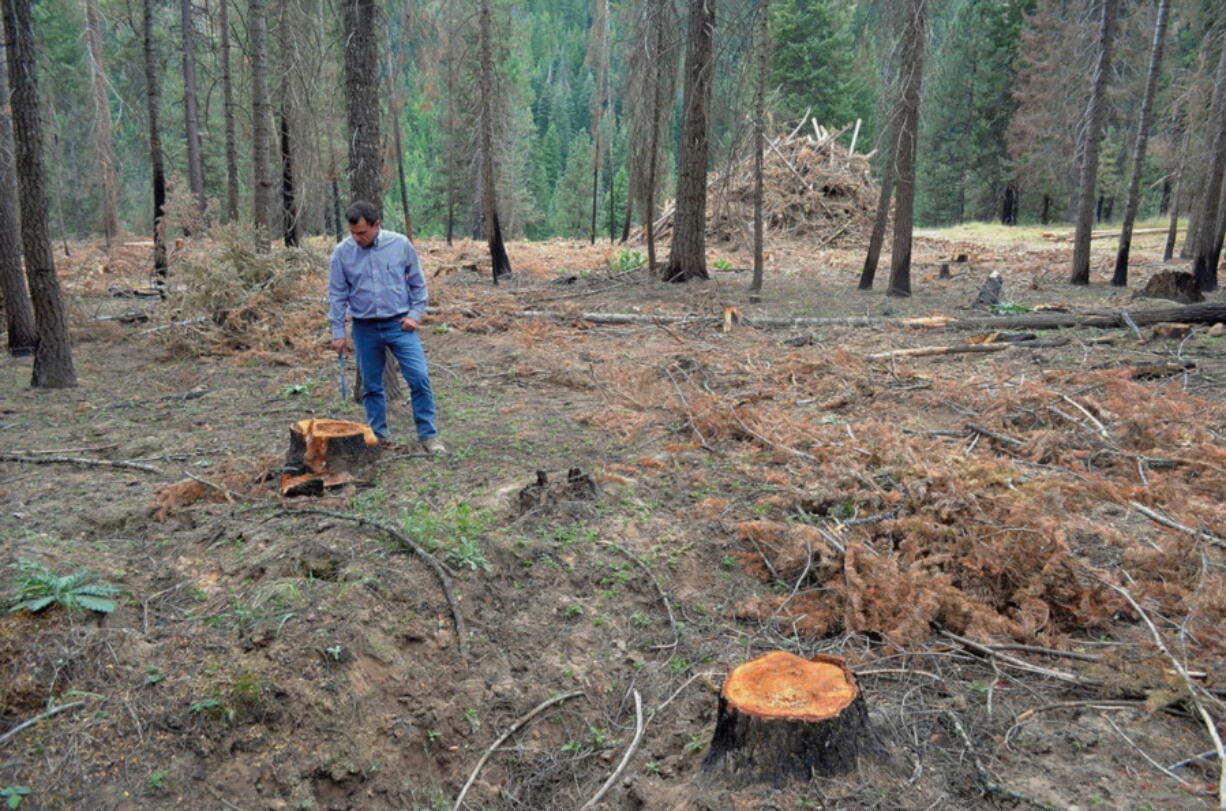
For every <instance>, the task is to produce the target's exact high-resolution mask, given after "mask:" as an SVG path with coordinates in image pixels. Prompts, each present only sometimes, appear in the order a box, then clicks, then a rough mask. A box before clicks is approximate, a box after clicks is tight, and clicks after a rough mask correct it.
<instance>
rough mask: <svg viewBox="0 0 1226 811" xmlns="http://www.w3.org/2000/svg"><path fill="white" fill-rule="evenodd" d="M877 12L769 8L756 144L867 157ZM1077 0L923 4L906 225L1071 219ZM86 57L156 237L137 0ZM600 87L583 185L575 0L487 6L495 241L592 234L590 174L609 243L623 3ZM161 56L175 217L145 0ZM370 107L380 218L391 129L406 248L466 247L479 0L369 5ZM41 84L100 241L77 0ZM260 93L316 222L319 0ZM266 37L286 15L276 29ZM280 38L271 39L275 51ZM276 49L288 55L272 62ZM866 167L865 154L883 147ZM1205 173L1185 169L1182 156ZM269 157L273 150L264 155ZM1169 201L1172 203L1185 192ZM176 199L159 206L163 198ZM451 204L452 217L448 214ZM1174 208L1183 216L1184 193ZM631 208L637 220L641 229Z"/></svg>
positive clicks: (856, 5) (1178, 41)
mask: <svg viewBox="0 0 1226 811" xmlns="http://www.w3.org/2000/svg"><path fill="white" fill-rule="evenodd" d="M220 2H225V0H195V2H194V3H193V5H192V17H193V27H194V30H193V31H192V36H193V38H194V42H195V45H196V59H197V66H196V70H197V90H198V94H199V99H200V109H201V128H202V139H203V148H204V161H205V181H206V187H207V193H208V196H209V197H210V198H211V199H212V200H213V201H215V202H214V203H213V211H212V217H213V218H214V221H225V220H226V219H227V216H226V213H225V212H224V211H222V208H223V206H222V205H221V204H220V202H216V201H221V200H224V199H225V196H226V165H225V149H224V139H223V114H224V105H223V103H222V92H221V79H220V64H221V48H220V44H219V43H220V41H221V37H220V28H219V25H220V15H219V13H218V12H219V3H220ZM900 5H902V4H895V3H890V2H885V1H884V0H771V2H770V5H769V19H770V71H769V75H770V84H769V87H768V108H769V111H770V112H769V118H770V125H769V127H768V133H771V134H774V135H776V136H777V135H780V134H786V133H787V132H788V131H790V129H791V127H792V126H793V125H794V124H795V123H796V122H798V121H799V120H800V119H801V117H802V116H804V115H805V113H806V112H808V113H809V114H810V115H811V116H812V117H813V118H814V119H816V120H817V121H818V122H820V123H821V124H822V125H823V126H825V127H826V128H827V129H830V130H837V129H840V128H843V127H845V126H847V127H848V129H847V130H846V131H845V132H844V134H843V135H842V136H841V141H842V142H843V144H844V145H845V146H846V145H849V144H850V141H851V138H852V133H853V129H854V127H852V126H849V125H853V124H854V123H855V122H856V121H857V120H859V121H860V122H861V126H860V129H859V134H858V140H857V147H856V149H857V151H858V152H866V151H869V150H872V149H874V148H876V147H877V146H878V145H877V139H878V137H879V133H880V132H882V130H883V122H884V121H885V117H886V116H887V115H888V113H889V111H890V110H891V109H892V105H893V92H894V91H893V88H892V82H893V81H894V77H895V75H896V72H897V66H896V64H895V58H896V56H897V52H898V50H899V48H898V32H899V31H900V30H901V24H900V21H899V20H897V19H895V17H896V16H897V14H898V11H897V10H896V6H900ZM1156 5H1157V4H1156V3H1155V2H1139V1H1137V0H1129V1H1128V2H1124V3H1122V8H1121V17H1120V29H1119V31H1120V34H1119V39H1118V46H1117V47H1118V50H1117V54H1118V56H1117V58H1116V60H1115V61H1114V64H1113V66H1112V67H1113V73H1112V76H1111V78H1110V104H1109V114H1108V119H1107V121H1108V123H1107V128H1106V133H1105V139H1104V143H1103V152H1102V162H1101V165H1100V174H1099V217H1100V220H1111V219H1112V218H1118V217H1120V216H1121V215H1122V209H1123V200H1124V196H1125V190H1126V188H1127V182H1128V172H1129V166H1130V160H1129V157H1130V152H1131V145H1132V143H1133V141H1134V139H1135V137H1136V117H1137V115H1138V108H1139V107H1140V99H1141V97H1142V94H1143V88H1144V81H1145V71H1146V65H1147V58H1148V52H1149V47H1150V42H1151V40H1152V36H1153V23H1154V16H1155V11H1156ZM1096 7H1097V4H1096V3H1094V2H1092V0H1068V1H1067V2H1061V1H1060V0H991V1H990V2H988V1H984V0H980V1H978V2H976V1H975V0H934V1H933V4H932V7H931V22H930V30H931V36H930V41H929V47H928V51H927V55H926V60H925V71H924V84H923V96H922V98H923V100H922V105H921V131H920V141H919V153H918V154H919V158H918V160H919V165H918V181H917V183H918V185H917V197H916V211H917V224H918V225H921V226H937V225H946V224H951V223H957V222H962V221H967V220H991V219H998V218H999V217H1000V216H1001V209H1002V201H1003V199H1004V197H1005V195H1006V190H1007V189H1010V188H1011V189H1012V190H1014V191H1016V192H1017V194H1018V196H1019V197H1018V199H1019V201H1020V221H1021V222H1039V221H1053V222H1055V221H1067V220H1068V219H1069V218H1070V216H1071V214H1070V205H1071V203H1070V200H1071V199H1072V197H1073V195H1074V194H1075V191H1076V188H1075V187H1076V178H1077V172H1076V169H1075V161H1076V155H1077V149H1078V134H1079V128H1080V127H1081V126H1082V123H1083V122H1082V118H1083V116H1084V109H1085V101H1086V98H1087V96H1088V93H1089V79H1088V76H1089V73H1090V68H1091V62H1092V59H1093V57H1094V41H1095V36H1096V34H1097V29H1096V18H1095V13H1094V11H1095V8H1096ZM100 8H101V13H102V34H103V43H104V65H103V66H102V68H103V71H104V73H105V76H106V80H107V84H108V91H109V92H108V99H109V104H110V114H111V117H112V120H113V127H114V149H115V153H116V156H117V162H118V166H119V172H118V176H119V189H120V193H119V201H120V220H121V224H122V226H123V227H124V228H125V229H127V230H129V231H131V232H133V233H138V234H143V233H148V232H149V230H150V228H151V224H152V198H151V193H150V187H151V178H150V161H149V147H148V123H147V111H146V106H145V102H144V99H145V92H146V91H145V71H144V56H143V27H142V22H141V17H142V7H141V6H140V5H139V4H135V3H134V1H133V0H100ZM760 8H761V6H760V5H759V4H758V3H746V2H744V1H743V0H733V1H732V2H730V1H729V0H721V5H720V7H719V8H718V10H717V23H716V30H715V43H716V49H717V67H716V74H715V84H714V87H715V90H714V104H713V119H712V139H713V140H712V149H711V156H712V158H711V166H710V169H711V170H712V171H718V170H719V169H720V167H721V166H726V165H728V164H729V163H730V162H731V161H735V160H738V159H739V158H741V157H742V156H744V155H745V154H746V152H747V149H748V144H749V136H750V134H751V132H752V126H751V125H752V121H751V120H750V116H751V111H752V109H753V105H752V98H753V78H754V77H753V70H752V67H751V66H752V64H753V59H752V55H753V53H754V49H755V48H757V47H758V43H756V42H754V41H753V38H752V32H753V31H754V25H753V21H754V19H755V15H756V14H758V13H759V12H760ZM609 9H610V11H609V14H610V24H609V29H608V43H609V75H608V87H609V94H608V100H607V107H606V108H605V110H606V111H607V112H605V113H604V114H603V115H602V116H601V119H602V123H601V128H602V132H601V133H599V134H600V136H601V140H602V143H605V144H611V145H612V148H611V149H605V150H604V155H603V158H602V164H603V165H602V166H601V167H600V171H599V173H598V177H594V174H595V173H594V171H593V149H594V145H593V144H594V133H593V131H592V122H593V100H594V96H595V95H596V94H597V91H596V88H597V86H598V80H599V78H600V77H599V76H598V75H597V67H596V65H595V64H594V62H595V60H593V59H591V58H590V57H589V54H590V53H592V48H593V42H592V40H593V25H592V23H593V12H592V8H591V4H590V3H589V2H588V0H515V2H508V1H507V0H500V1H499V2H498V4H497V5H496V26H497V34H496V37H495V39H496V41H497V43H498V53H497V54H496V55H495V64H496V65H497V75H498V82H499V88H498V90H499V94H498V95H499V98H500V101H501V105H502V106H501V109H500V113H499V117H500V120H499V122H498V126H497V127H496V132H497V137H498V139H499V158H500V169H499V196H500V205H501V206H502V207H503V208H504V209H505V210H504V211H503V212H502V217H503V228H504V231H505V233H506V235H507V236H508V237H509V238H514V239H525V238H526V239H546V238H550V237H564V238H586V237H588V236H589V230H590V225H591V223H590V219H591V211H590V209H591V200H592V185H593V182H596V183H598V191H597V195H596V196H597V199H598V201H599V211H598V213H597V222H598V226H597V230H598V235H599V236H600V237H601V238H605V239H607V238H609V235H610V233H611V232H612V233H614V234H616V235H618V236H620V233H621V222H622V219H623V218H624V210H625V205H626V195H627V187H628V180H627V178H628V171H627V160H628V151H629V150H628V141H629V135H628V133H629V132H630V129H631V128H630V121H629V119H630V114H631V104H630V103H629V101H628V97H627V79H628V77H629V74H630V64H629V63H630V59H631V56H630V54H631V52H632V51H631V48H630V40H631V33H632V29H633V20H634V17H635V15H636V14H637V13H639V3H637V2H636V0H620V1H619V2H613V3H611V4H610V6H609ZM153 10H154V20H155V31H154V37H155V41H156V42H157V43H158V52H159V54H160V56H161V64H160V70H159V76H160V82H161V92H162V131H163V137H162V143H163V149H164V151H165V155H166V161H167V167H168V170H169V171H170V172H171V175H172V179H173V180H172V191H171V201H172V202H171V205H170V207H169V209H168V211H169V212H171V214H172V215H173V213H174V212H175V211H177V210H184V209H186V208H189V207H190V206H189V205H188V204H187V203H184V202H183V201H184V200H186V199H187V197H188V193H187V190H186V186H187V182H186V180H185V179H184V178H185V176H186V144H185V140H184V136H183V133H184V120H183V118H184V112H183V109H184V107H183V103H182V100H183V96H184V93H183V91H184V86H183V73H182V70H181V69H180V64H179V60H180V59H181V53H182V47H181V43H182V36H183V31H182V22H181V20H182V15H181V8H180V7H179V4H177V3H175V4H172V3H168V2H164V0H159V2H155V3H154V9H153ZM247 11H248V7H247V6H246V5H245V4H234V3H231V5H230V6H229V7H228V12H229V14H228V17H229V24H230V28H231V38H232V41H233V54H232V64H233V66H234V67H233V70H234V76H233V78H234V81H235V96H236V110H235V113H236V122H237V130H238V140H239V149H238V156H239V177H240V182H241V184H242V193H243V198H242V199H243V204H242V208H241V209H240V213H241V215H242V216H243V217H244V218H249V217H250V208H251V161H252V155H251V147H250V143H251V128H252V115H251V109H252V108H251V94H250V89H249V74H248V66H247V62H246V59H245V58H244V55H245V48H246V45H247V36H246V22H247V20H246V14H247ZM380 13H381V16H382V24H381V30H380V32H379V33H380V63H381V64H380V76H379V87H380V88H381V89H382V90H381V93H380V94H379V98H377V99H371V100H370V103H372V104H378V105H380V109H381V110H382V114H383V127H384V131H385V133H387V137H386V138H385V141H386V145H385V155H386V158H387V159H386V160H385V167H384V179H385V183H384V187H385V189H386V194H385V197H384V200H383V201H382V202H383V204H384V211H385V221H386V223H387V224H388V225H389V226H391V227H393V228H403V227H404V225H405V223H404V221H403V220H404V217H403V214H402V213H401V204H400V199H401V194H400V187H399V183H400V180H399V176H398V172H397V156H396V153H395V145H394V139H393V138H392V137H391V134H390V128H389V125H390V124H391V123H393V122H394V124H395V126H397V127H398V128H399V132H400V135H401V143H402V147H401V148H402V151H403V167H404V184H405V193H406V194H405V196H406V197H407V200H408V202H409V210H410V213H411V217H412V230H413V232H414V234H415V235H416V236H441V235H445V234H446V233H447V231H448V225H449V211H450V222H451V230H452V231H453V232H454V236H456V237H463V236H466V235H469V236H471V235H472V234H473V231H474V228H475V227H478V225H477V224H478V223H479V222H480V217H479V211H480V209H479V195H478V193H477V189H478V187H479V184H477V183H476V182H475V179H474V176H475V172H476V163H475V162H474V159H473V155H474V151H475V142H476V137H475V136H476V133H477V126H476V124H475V123H474V121H473V116H474V115H475V108H476V103H475V100H476V95H477V90H476V87H475V82H476V71H477V67H478V54H477V53H476V50H477V44H476V43H477V39H476V35H475V31H474V26H475V22H474V20H475V16H476V5H475V3H465V2H459V1H458V0H428V1H427V2H421V3H412V2H403V3H397V2H395V1H394V0H385V2H383V3H382V4H381V6H380ZM677 13H678V14H679V15H680V18H681V20H682V24H681V25H679V26H677V27H676V29H675V30H674V31H672V32H671V34H672V36H674V37H675V38H676V40H677V41H675V42H673V43H671V47H672V48H674V49H675V53H674V56H673V59H675V61H676V62H677V64H678V69H680V61H681V60H680V59H679V58H677V54H679V53H680V51H681V50H682V49H683V47H684V43H683V42H681V40H682V39H683V38H684V30H685V27H684V14H685V9H684V8H683V7H680V6H679V7H678V9H677ZM35 16H36V21H35V25H36V35H37V38H38V42H39V49H40V50H39V58H40V63H39V69H40V90H41V93H42V102H43V104H44V105H45V108H46V109H45V118H46V124H47V130H46V132H47V134H48V137H47V141H46V143H47V149H48V156H47V157H48V162H47V166H48V175H49V177H48V182H49V185H50V192H51V194H50V197H51V208H52V210H51V217H52V228H53V231H54V232H55V233H57V234H65V235H67V236H71V237H83V236H86V235H90V234H96V233H99V232H100V231H101V229H102V226H101V222H102V214H101V198H102V194H101V190H100V181H99V178H98V172H97V170H96V167H97V166H98V165H99V163H98V159H97V153H96V148H95V135H96V125H95V122H96V120H97V115H96V111H95V109H94V104H93V101H92V97H91V93H90V80H89V77H90V65H89V60H88V50H87V48H86V38H85V10H84V4H83V3H82V2H81V0H38V2H37V4H36V5H35ZM1223 18H1226V3H1223V2H1221V0H1200V1H1199V2H1197V1H1196V0H1180V1H1179V2H1176V3H1174V4H1173V7H1172V19H1171V25H1170V33H1169V34H1168V38H1167V56H1166V58H1165V61H1164V64H1163V70H1162V81H1161V85H1160V89H1159V94H1158V100H1157V104H1156V107H1155V119H1154V120H1155V123H1154V128H1153V133H1152V135H1151V141H1150V148H1149V150H1148V160H1147V166H1146V171H1145V176H1144V178H1143V183H1142V189H1143V191H1144V194H1145V196H1144V199H1143V203H1142V208H1141V215H1142V216H1143V217H1144V216H1147V215H1153V214H1156V213H1158V211H1159V210H1160V209H1162V210H1165V208H1166V206H1167V205H1169V203H1170V201H1171V199H1172V195H1173V194H1174V192H1175V190H1176V185H1177V184H1176V179H1177V177H1178V176H1179V170H1180V169H1181V168H1184V169H1185V175H1186V176H1188V177H1190V178H1194V175H1195V172H1194V171H1192V172H1187V171H1186V169H1187V168H1190V167H1191V168H1194V167H1196V166H1197V165H1202V164H1203V162H1205V160H1206V159H1205V155H1206V153H1207V150H1208V148H1209V143H1208V141H1209V139H1210V138H1211V135H1212V134H1211V133H1209V132H1207V131H1206V129H1207V124H1206V123H1205V122H1206V121H1207V119H1208V109H1209V104H1210V101H1211V96H1212V89H1213V88H1212V78H1213V77H1212V73H1213V68H1214V66H1215V65H1216V60H1217V56H1216V55H1217V53H1218V50H1217V49H1218V48H1220V47H1221V45H1220V40H1221V36H1220V30H1219V29H1220V27H1221V26H1222V23H1221V20H1222V19H1223ZM268 19H269V36H268V40H269V43H270V47H269V57H270V59H271V61H272V63H273V65H272V71H271V77H273V78H270V85H271V86H272V87H273V88H274V106H277V105H279V103H280V99H278V98H277V95H278V88H279V86H280V85H279V82H280V79H279V77H280V75H281V73H282V72H285V73H286V75H287V76H288V77H289V82H288V84H287V87H289V92H290V95H291V101H292V104H290V105H289V106H288V108H287V109H289V110H290V122H291V128H292V130H293V132H294V134H295V138H294V147H293V150H294V159H295V164H296V168H297V171H298V172H299V182H298V185H299V189H300V191H299V198H298V200H299V203H298V204H299V205H300V207H301V222H302V223H303V224H304V226H305V227H306V230H308V231H312V232H316V233H321V232H322V233H331V232H332V231H334V230H335V222H334V215H333V214H332V211H333V204H332V199H331V195H332V193H333V192H332V181H333V179H334V178H340V179H341V180H340V188H341V191H340V195H341V197H342V198H344V196H345V191H344V180H343V178H344V171H345V167H344V163H345V156H346V141H345V138H346V134H345V112H344V110H345V108H344V99H343V96H342V94H343V92H344V81H343V66H342V65H343V54H342V36H341V23H340V11H339V7H338V5H337V4H336V3H331V2H327V1H326V0H281V4H280V5H278V4H276V3H273V4H271V6H270V8H269V13H268ZM282 26H287V29H286V36H285V37H282V30H281V27H282ZM279 42H288V43H289V45H290V47H289V48H288V49H281V48H278V47H277V43H279ZM282 50H284V52H282ZM680 88H681V82H678V83H677V94H676V95H677V98H676V100H675V103H674V114H673V117H672V122H673V123H672V128H671V138H670V139H669V143H668V144H667V145H666V146H665V150H664V151H665V167H666V176H665V177H666V179H665V181H664V182H663V183H662V184H661V191H662V196H663V197H666V198H667V197H671V196H672V193H673V181H672V180H671V179H670V178H672V173H673V171H674V167H675V165H676V148H677V147H676V144H677V140H678V136H679V131H680V122H681V103H682V99H681V89H680ZM879 156H880V152H879V155H878V157H879ZM1198 162H1201V164H1198ZM273 165H274V166H276V165H279V159H278V158H276V156H273ZM1192 194H1193V192H1192V191H1189V190H1185V191H1184V193H1183V194H1181V195H1180V199H1182V200H1184V201H1187V200H1188V199H1192ZM176 201H178V203H179V204H178V205H176ZM449 201H451V204H450V205H449ZM1184 205H1185V207H1186V205H1187V203H1186V202H1185V203H1184ZM641 219H642V212H636V213H635V215H634V221H635V222H636V223H637V222H640V221H641Z"/></svg>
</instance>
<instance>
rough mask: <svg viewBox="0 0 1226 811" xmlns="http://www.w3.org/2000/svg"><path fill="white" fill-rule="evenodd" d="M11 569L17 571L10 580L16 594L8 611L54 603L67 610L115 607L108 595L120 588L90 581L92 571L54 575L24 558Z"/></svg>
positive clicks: (34, 609) (104, 611)
mask: <svg viewBox="0 0 1226 811" xmlns="http://www.w3.org/2000/svg"><path fill="white" fill-rule="evenodd" d="M13 568H14V569H16V570H17V571H18V573H19V574H18V575H17V577H16V578H14V580H13V584H14V585H15V586H17V593H16V594H15V595H13V596H11V597H9V598H8V601H9V603H10V606H9V613H10V614H11V613H13V612H15V611H21V610H23V609H24V610H26V611H29V612H31V613H37V612H39V611H42V610H43V609H44V608H47V607H48V606H51V605H55V604H57V603H58V604H59V605H62V606H63V607H64V608H67V609H68V610H70V611H97V612H99V613H102V614H109V613H111V612H112V611H114V610H115V601H114V600H112V599H110V598H111V597H112V596H113V595H115V594H118V593H119V591H120V590H119V589H118V588H117V587H115V586H112V585H110V584H109V583H95V582H93V579H94V573H93V572H91V571H90V570H89V569H81V570H80V571H78V572H74V573H73V574H67V575H57V574H56V573H55V572H53V571H51V570H50V569H48V568H47V567H46V566H43V565H42V564H40V563H35V562H33V561H30V560H26V559H24V558H22V559H20V560H18V561H17V562H16V563H14V564H13Z"/></svg>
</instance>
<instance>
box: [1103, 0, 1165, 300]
mask: <svg viewBox="0 0 1226 811" xmlns="http://www.w3.org/2000/svg"><path fill="white" fill-rule="evenodd" d="M1170 8H1171V0H1158V19H1157V20H1156V21H1155V22H1154V44H1153V46H1152V47H1151V48H1150V53H1149V75H1148V76H1146V79H1145V98H1144V99H1143V100H1142V102H1141V119H1140V121H1138V122H1137V143H1136V147H1135V148H1134V150H1133V155H1132V177H1130V178H1129V179H1128V202H1127V203H1125V204H1124V222H1123V223H1122V224H1121V226H1120V246H1119V249H1118V250H1117V251H1116V253H1115V274H1114V275H1113V276H1112V277H1111V284H1112V285H1113V286H1115V287H1126V286H1127V285H1128V254H1129V252H1130V251H1131V249H1132V226H1133V224H1134V223H1135V222H1136V219H1137V209H1138V208H1140V205H1141V174H1142V173H1143V172H1144V171H1145V149H1146V146H1147V145H1148V143H1149V127H1150V120H1151V118H1152V116H1153V111H1154V95H1155V94H1156V93H1157V91H1158V73H1159V72H1160V71H1161V69H1162V48H1163V45H1164V44H1165V42H1166V19H1167V14H1168V12H1169V11H1170Z"/></svg>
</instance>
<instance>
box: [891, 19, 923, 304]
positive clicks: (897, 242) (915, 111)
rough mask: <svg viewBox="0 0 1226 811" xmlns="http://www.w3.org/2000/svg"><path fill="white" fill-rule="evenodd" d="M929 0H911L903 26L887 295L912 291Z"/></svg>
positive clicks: (900, 294) (907, 294) (906, 293)
mask: <svg viewBox="0 0 1226 811" xmlns="http://www.w3.org/2000/svg"><path fill="white" fill-rule="evenodd" d="M927 18H928V0H911V5H910V8H909V9H908V13H907V22H906V27H905V28H904V29H903V51H902V62H901V64H900V70H901V76H900V81H899V104H900V109H899V125H898V139H897V140H896V141H895V144H894V146H895V154H896V155H897V157H896V158H895V160H894V177H895V183H896V184H897V189H896V193H895V201H894V242H893V244H892V245H891V247H890V283H889V286H888V287H886V291H885V293H886V295H887V296H909V295H911V229H912V226H913V225H914V222H915V157H916V154H915V153H916V145H917V142H918V140H919V105H920V86H921V83H922V81H923V76H924V40H925V33H926V29H927V26H928V19H927Z"/></svg>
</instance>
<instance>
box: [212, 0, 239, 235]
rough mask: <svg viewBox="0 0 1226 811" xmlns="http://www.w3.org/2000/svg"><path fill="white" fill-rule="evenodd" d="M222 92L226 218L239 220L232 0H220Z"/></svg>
mask: <svg viewBox="0 0 1226 811" xmlns="http://www.w3.org/2000/svg"><path fill="white" fill-rule="evenodd" d="M217 5H218V11H219V13H220V15H221V16H220V20H219V22H220V25H221V92H222V99H223V104H222V107H223V115H224V118H225V131H226V220H227V221H228V222H238V138H237V136H236V135H235V128H234V79H233V75H232V74H231V71H230V11H229V8H230V0H219V2H218V4H217Z"/></svg>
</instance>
